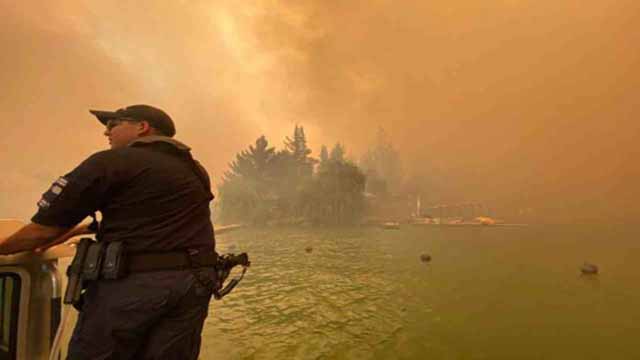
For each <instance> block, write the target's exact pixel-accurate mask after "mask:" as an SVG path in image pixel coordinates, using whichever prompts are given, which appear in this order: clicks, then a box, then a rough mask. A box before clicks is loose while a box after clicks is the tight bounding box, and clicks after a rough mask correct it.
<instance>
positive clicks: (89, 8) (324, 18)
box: [0, 0, 640, 222]
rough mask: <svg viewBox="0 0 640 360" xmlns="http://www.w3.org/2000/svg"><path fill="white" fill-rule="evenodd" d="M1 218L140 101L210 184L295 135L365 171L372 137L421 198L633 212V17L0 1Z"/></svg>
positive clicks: (568, 216)
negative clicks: (265, 144) (260, 145)
mask: <svg viewBox="0 0 640 360" xmlns="http://www.w3.org/2000/svg"><path fill="white" fill-rule="evenodd" d="M0 3H1V4H2V8H3V10H4V11H3V12H4V13H5V15H4V21H3V24H2V25H1V26H2V30H1V31H0V46H2V48H3V49H4V55H3V56H2V57H0V69H1V71H0V80H1V81H2V84H3V86H2V90H1V91H2V94H1V96H0V119H1V120H0V121H1V123H0V124H1V125H2V129H3V132H2V141H1V145H2V150H3V151H2V152H1V154H0V161H1V162H2V164H3V170H4V174H3V176H2V180H1V181H0V192H1V193H2V197H1V198H0V218H22V219H26V218H30V217H31V215H32V214H33V213H34V212H35V210H36V202H37V201H38V199H39V198H40V195H41V194H42V193H43V192H44V191H45V190H46V189H47V188H48V186H49V185H50V184H51V183H52V182H53V181H55V179H56V178H57V177H58V176H61V175H64V174H65V173H67V172H69V171H71V170H72V169H73V168H74V167H75V166H76V165H77V164H78V163H79V162H81V161H82V160H83V159H85V158H86V157H87V156H89V155H90V154H92V153H93V152H96V151H99V150H105V149H107V148H108V143H107V141H106V138H105V137H104V136H103V135H102V133H103V131H104V129H103V127H102V126H101V125H100V124H99V123H98V121H97V120H96V119H95V118H94V117H93V116H92V115H91V114H90V113H89V109H104V110H115V109H117V108H121V107H124V106H127V105H131V104H138V103H146V104H151V105H154V106H157V107H160V108H162V109H163V110H165V111H166V112H167V113H168V114H170V115H171V117H172V118H173V119H174V121H175V122H176V127H177V134H176V139H178V140H180V141H183V142H185V143H186V144H188V145H189V146H190V147H191V148H192V149H193V153H194V156H195V157H196V158H198V159H199V160H200V161H201V162H202V163H203V165H204V166H205V167H206V168H207V169H208V170H209V172H210V174H211V176H212V178H213V180H214V182H215V184H217V185H219V184H220V181H221V179H222V175H223V174H224V172H225V171H226V170H227V169H228V165H229V163H230V162H231V161H233V160H234V157H235V155H236V154H237V153H238V152H240V151H242V150H244V149H246V148H247V147H248V146H249V145H251V144H253V143H254V142H255V141H256V139H257V138H259V137H260V136H262V135H264V136H265V137H266V139H267V140H268V141H269V144H270V146H275V147H276V148H277V149H282V148H283V143H284V140H285V138H286V137H287V136H291V134H292V133H293V131H294V127H295V126H296V125H300V126H303V127H304V130H305V133H306V136H307V140H308V143H309V146H310V148H311V149H312V151H313V152H312V154H311V156H313V157H315V158H318V157H319V154H320V148H321V146H322V145H326V146H328V147H332V146H334V144H336V143H338V142H339V143H340V144H343V145H344V146H345V149H346V156H347V157H348V158H350V159H353V160H354V161H355V162H358V161H359V160H360V159H361V157H362V155H363V154H365V153H366V151H367V150H369V149H370V148H371V147H372V146H373V144H374V143H375V139H376V136H377V134H378V132H379V131H380V129H383V130H384V132H385V133H386V138H387V140H388V142H389V144H391V145H392V146H393V148H394V149H395V151H397V153H398V155H399V158H400V160H401V175H402V179H403V182H405V183H411V184H412V186H413V188H414V193H416V194H420V196H421V201H422V203H423V205H424V206H428V205H435V204H455V203H465V202H486V203H487V204H493V205H494V206H495V207H496V208H500V209H504V211H505V214H506V213H507V212H508V213H509V214H512V213H517V212H518V211H522V210H524V211H525V212H526V211H530V212H531V213H532V214H535V216H533V218H532V220H534V221H541V222H542V221H544V222H583V221H589V222H593V221H595V222H635V221H636V219H637V218H638V216H640V205H639V204H638V199H640V190H638V187H637V183H638V181H639V180H640V166H639V165H638V156H639V155H640V151H639V146H638V145H637V142H638V134H640V125H639V123H638V121H637V117H638V113H639V110H638V106H637V103H638V102H637V94H636V91H637V84H638V83H640V73H639V71H638V67H637V64H638V63H640V48H639V47H638V45H637V34H638V31H639V30H640V29H639V25H638V24H639V23H640V21H639V20H640V19H639V17H640V11H638V10H640V5H639V4H637V3H636V2H633V1H630V0H621V1H616V2H615V3H606V2H599V1H595V0H589V1H583V2H580V3H576V2H556V3H554V2H534V1H524V0H522V1H519V0H491V1H484V2H471V1H454V2H451V1H432V2H427V3H425V2H419V1H411V2H404V3H403V4H402V5H398V4H397V3H393V2H390V1H384V0H375V1H363V0H356V1H351V2H348V3H345V2H340V1H336V0H329V1H317V0H314V1H312V0H307V1H295V2H294V1H281V2H271V1H252V2H242V3H238V2H233V1H229V0H225V1H213V2H205V1H190V2H186V1H176V2H171V3H163V4H160V3H157V2H154V1H150V0H145V1H139V2H135V3H126V4H125V3H122V4H119V5H114V4H111V3H109V4H107V3H104V4H103V3H93V2H89V1H74V2H64V3H56V4H54V3H47V4H35V3H20V4H18V3H13V2H9V1H6V0H0Z"/></svg>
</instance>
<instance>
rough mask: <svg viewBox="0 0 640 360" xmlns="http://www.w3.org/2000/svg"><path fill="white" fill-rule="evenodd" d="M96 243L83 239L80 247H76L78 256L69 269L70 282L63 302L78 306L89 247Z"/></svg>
mask: <svg viewBox="0 0 640 360" xmlns="http://www.w3.org/2000/svg"><path fill="white" fill-rule="evenodd" d="M94 242H95V241H93V239H90V238H82V239H80V242H79V243H78V245H76V255H75V256H74V257H73V260H72V261H71V265H69V267H68V268H67V276H68V278H69V280H68V283H67V290H66V291H65V293H64V300H63V302H64V303H65V304H77V303H78V301H80V294H81V293H82V288H83V278H82V269H83V267H84V261H85V258H86V257H87V252H88V251H89V247H90V245H91V244H92V243H94Z"/></svg>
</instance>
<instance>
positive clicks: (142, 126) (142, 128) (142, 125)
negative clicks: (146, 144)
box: [138, 121, 153, 135]
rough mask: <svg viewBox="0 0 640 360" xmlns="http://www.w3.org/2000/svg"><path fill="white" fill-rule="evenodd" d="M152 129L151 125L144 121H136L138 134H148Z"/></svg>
mask: <svg viewBox="0 0 640 360" xmlns="http://www.w3.org/2000/svg"><path fill="white" fill-rule="evenodd" d="M152 131H153V128H152V127H151V125H149V123H148V122H146V121H139V122H138V135H149V134H150V133H151V132H152Z"/></svg>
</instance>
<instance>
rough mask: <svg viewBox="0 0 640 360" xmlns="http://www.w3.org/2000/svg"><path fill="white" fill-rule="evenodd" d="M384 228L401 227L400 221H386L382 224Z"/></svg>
mask: <svg viewBox="0 0 640 360" xmlns="http://www.w3.org/2000/svg"><path fill="white" fill-rule="evenodd" d="M382 228H383V229H400V223H399V222H386V223H383V224H382Z"/></svg>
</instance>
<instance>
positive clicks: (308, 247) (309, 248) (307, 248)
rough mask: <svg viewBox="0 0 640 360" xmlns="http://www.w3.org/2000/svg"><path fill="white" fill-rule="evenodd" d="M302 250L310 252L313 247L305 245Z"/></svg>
mask: <svg viewBox="0 0 640 360" xmlns="http://www.w3.org/2000/svg"><path fill="white" fill-rule="evenodd" d="M304 251H306V252H308V253H310V252H312V251H313V248H312V247H311V246H307V247H306V248H305V249H304Z"/></svg>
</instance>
